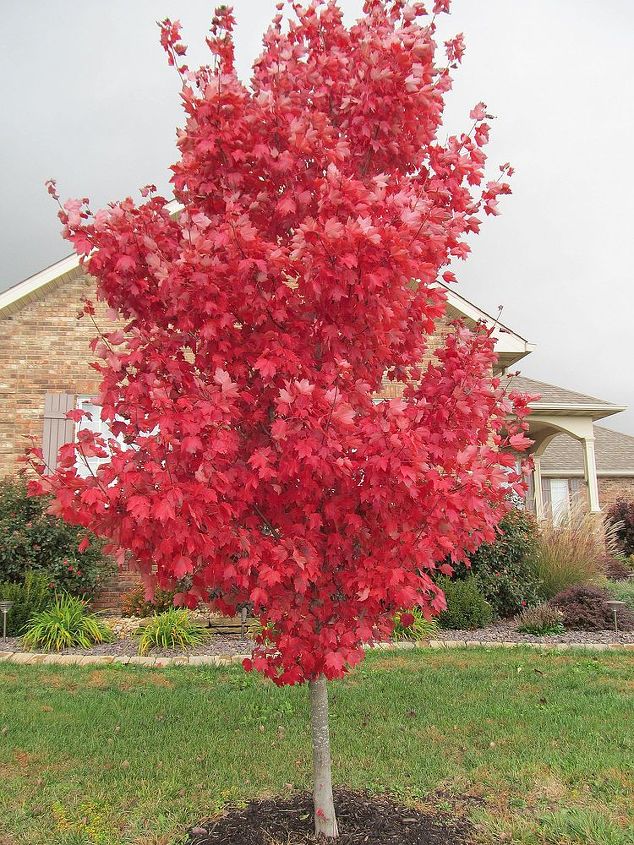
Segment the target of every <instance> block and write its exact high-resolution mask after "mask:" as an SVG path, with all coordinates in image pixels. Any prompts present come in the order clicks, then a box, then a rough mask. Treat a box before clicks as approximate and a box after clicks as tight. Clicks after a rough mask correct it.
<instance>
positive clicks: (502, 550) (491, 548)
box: [456, 508, 539, 619]
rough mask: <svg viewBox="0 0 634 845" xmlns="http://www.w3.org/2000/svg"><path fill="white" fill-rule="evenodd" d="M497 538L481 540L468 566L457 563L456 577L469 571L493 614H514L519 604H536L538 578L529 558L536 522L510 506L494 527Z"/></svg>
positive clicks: (535, 540) (532, 550) (535, 545)
mask: <svg viewBox="0 0 634 845" xmlns="http://www.w3.org/2000/svg"><path fill="white" fill-rule="evenodd" d="M498 534H499V536H498V539H497V540H496V541H495V542H494V543H484V544H483V545H481V546H480V548H479V549H478V550H477V551H476V552H474V553H473V554H472V555H471V567H470V569H467V568H466V567H464V566H460V567H458V569H457V571H456V574H457V576H458V577H461V578H466V577H468V575H469V572H471V573H472V574H473V575H474V576H475V578H476V581H477V583H478V587H479V588H480V591H481V593H482V595H483V596H484V597H485V599H486V600H487V601H488V602H489V604H490V605H491V607H492V608H493V612H494V613H495V615H496V616H500V617H502V618H503V619H505V618H506V617H508V616H514V615H515V614H516V613H517V612H518V611H519V610H521V608H522V607H526V606H527V605H533V604H537V602H538V600H539V599H538V595H539V593H538V579H537V576H536V574H535V567H534V564H533V558H534V557H535V551H536V548H537V526H536V524H535V520H534V519H533V517H532V516H531V515H530V514H529V513H527V512H526V511H522V510H519V509H518V508H514V509H513V510H512V511H510V512H509V513H508V514H507V516H505V517H504V519H503V520H502V522H501V523H500V525H499V528H498Z"/></svg>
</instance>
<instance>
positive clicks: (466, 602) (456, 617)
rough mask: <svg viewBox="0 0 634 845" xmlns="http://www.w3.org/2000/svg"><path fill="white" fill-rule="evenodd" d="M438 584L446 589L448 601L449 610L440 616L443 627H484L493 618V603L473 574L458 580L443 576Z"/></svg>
mask: <svg viewBox="0 0 634 845" xmlns="http://www.w3.org/2000/svg"><path fill="white" fill-rule="evenodd" d="M438 586H439V587H440V588H441V589H442V590H443V591H444V593H445V599H446V601H447V610H444V611H443V612H442V613H441V614H440V616H439V617H438V622H439V623H440V626H441V627H442V628H453V629H457V630H467V629H469V628H484V626H485V625H488V624H489V623H490V622H491V620H492V619H493V610H492V608H491V605H490V604H489V602H488V601H487V600H486V599H485V598H484V596H483V595H482V593H481V592H480V590H479V588H478V583H477V581H476V579H475V578H474V577H473V576H471V577H470V578H465V579H464V580H458V581H450V580H449V579H448V578H441V579H439V581H438Z"/></svg>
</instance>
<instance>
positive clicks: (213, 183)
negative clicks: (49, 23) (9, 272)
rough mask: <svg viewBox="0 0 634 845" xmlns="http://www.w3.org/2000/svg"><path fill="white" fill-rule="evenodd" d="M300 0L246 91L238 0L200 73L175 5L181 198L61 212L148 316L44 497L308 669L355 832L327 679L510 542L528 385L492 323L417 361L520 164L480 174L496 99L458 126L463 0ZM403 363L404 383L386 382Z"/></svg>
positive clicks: (88, 264) (104, 358)
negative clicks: (498, 364) (249, 617)
mask: <svg viewBox="0 0 634 845" xmlns="http://www.w3.org/2000/svg"><path fill="white" fill-rule="evenodd" d="M290 5H292V7H293V10H294V12H295V15H294V17H293V18H292V20H291V21H290V22H289V23H288V24H285V23H284V21H283V16H282V8H283V4H281V3H280V4H279V5H278V7H277V8H278V10H279V14H277V15H276V17H275V18H274V20H273V23H272V25H271V27H270V29H269V30H268V32H267V33H266V35H265V38H264V49H263V53H262V55H261V56H260V58H259V59H257V61H256V62H255V65H254V70H253V78H252V80H251V83H250V86H246V85H244V84H243V83H242V82H240V81H239V79H238V78H237V76H236V72H235V68H234V48H233V41H232V29H233V26H234V19H233V16H232V13H231V10H230V9H229V8H227V7H221V8H219V9H217V10H216V13H215V16H214V18H213V22H212V27H211V32H210V36H209V37H208V38H207V43H208V45H209V49H210V50H211V53H212V55H213V65H212V66H211V67H208V66H206V67H202V68H200V69H199V70H196V71H191V70H190V69H189V68H188V67H187V65H186V64H185V59H184V56H185V52H186V50H185V47H184V45H183V44H182V43H181V41H180V26H179V24H178V23H177V22H174V23H172V22H171V21H169V20H166V21H164V22H163V23H162V25H161V42H162V44H163V46H164V48H165V50H166V51H167V54H168V57H169V62H170V64H172V65H174V66H176V68H177V70H178V72H179V74H180V76H181V79H182V102H183V106H184V109H185V112H186V115H187V119H186V124H185V127H184V129H183V130H181V131H180V132H179V135H178V147H179V150H180V159H179V161H178V162H177V163H176V164H175V165H174V166H173V177H172V182H173V185H174V194H175V196H176V198H177V200H178V201H179V203H180V204H181V206H182V210H181V211H180V213H179V214H178V215H177V216H173V215H171V214H170V213H169V209H168V208H166V200H165V199H164V198H163V197H161V196H156V195H154V194H155V189H153V187H152V186H149V187H148V188H147V189H144V191H143V192H142V193H143V194H144V196H145V197H146V200H145V201H144V202H142V203H141V204H139V205H137V204H135V203H134V202H133V201H132V200H131V199H129V198H128V199H125V200H123V201H121V202H118V203H115V204H112V205H110V206H109V207H108V208H107V209H105V210H103V211H99V212H97V213H96V214H93V213H92V212H91V211H90V210H89V207H88V204H87V201H86V200H82V201H79V200H72V201H69V202H66V203H65V204H64V206H63V207H62V210H61V212H60V217H61V219H62V222H63V224H64V227H65V228H64V234H65V236H66V237H67V238H68V239H69V240H70V241H71V242H72V243H73V245H74V247H75V249H76V251H77V252H78V253H79V254H80V255H81V256H84V259H83V260H84V266H85V268H86V270H87V272H89V273H90V274H91V276H93V277H94V278H95V279H96V281H97V290H98V296H99V297H100V298H101V299H103V300H105V301H106V302H107V303H108V305H109V306H110V307H111V309H113V311H114V312H116V314H117V315H119V317H120V318H123V319H124V320H125V321H126V325H125V329H124V330H119V329H117V330H116V331H102V332H100V334H99V336H98V337H97V338H96V339H95V341H94V342H93V349H94V352H95V353H96V356H97V357H98V358H99V363H98V364H96V365H95V366H96V368H97V370H98V371H99V373H100V375H101V378H102V383H101V390H100V396H99V399H98V400H96V401H98V402H99V404H100V405H101V406H102V418H103V420H104V421H106V422H107V423H108V424H109V427H110V429H111V431H112V433H113V437H112V438H107V439H104V438H103V437H99V436H95V435H94V434H92V433H91V432H90V431H88V430H82V431H80V433H79V437H78V441H77V442H76V443H71V444H68V445H66V446H63V447H62V449H61V450H60V456H59V461H58V464H57V468H56V470H55V472H54V473H53V474H51V475H47V474H46V467H45V466H44V465H43V464H42V463H41V454H40V456H39V457H38V456H37V455H36V457H35V459H34V461H35V463H36V464H37V465H38V469H39V471H40V474H41V479H40V480H39V481H38V482H35V483H34V485H33V490H34V492H43V491H45V492H53V493H54V495H55V499H54V505H53V508H54V511H55V513H57V514H59V515H61V516H63V517H64V518H65V519H67V520H70V521H71V522H75V523H79V524H81V525H84V526H86V527H87V528H90V529H91V530H92V531H94V532H95V533H97V534H99V535H101V536H104V537H107V538H109V539H110V541H111V548H112V549H115V548H116V549H119V550H121V549H126V550H129V551H131V552H132V554H133V556H134V559H135V561H136V562H137V565H138V567H139V569H140V571H141V573H142V574H143V576H144V578H145V580H146V584H147V588H148V591H149V593H151V591H152V589H153V584H154V583H158V584H159V585H160V586H161V587H162V588H172V587H174V585H176V584H177V585H179V589H180V592H179V593H178V594H177V597H176V601H177V603H179V604H182V605H187V606H190V607H194V606H196V605H197V604H199V603H201V602H203V603H209V604H211V605H213V606H215V607H216V608H218V609H220V610H221V611H223V612H225V613H234V612H235V610H236V608H237V607H239V606H241V605H245V604H248V605H250V606H252V608H253V613H254V615H255V616H257V617H258V619H259V620H260V622H261V625H262V628H261V633H260V634H259V636H258V637H257V639H256V645H255V648H254V652H253V657H252V659H251V660H249V661H246V668H247V669H250V668H255V669H256V670H258V671H260V672H263V673H264V674H265V675H267V676H268V677H270V678H271V679H273V681H275V683H277V684H296V683H303V682H306V681H307V682H308V683H309V686H310V698H311V714H312V726H313V746H314V762H315V810H316V830H317V831H318V832H322V833H325V834H326V835H328V836H335V835H336V834H337V823H336V818H335V812H334V807H333V801H332V788H331V775H330V750H329V739H328V723H327V693H326V683H325V681H326V679H330V678H337V677H341V676H342V675H343V674H344V673H345V672H346V671H348V669H349V668H350V667H352V666H354V665H355V664H356V663H358V662H359V661H360V660H361V659H362V657H363V654H364V652H363V646H364V644H367V643H371V642H373V641H376V640H383V639H385V638H386V637H388V636H389V635H390V633H391V630H392V626H393V617H394V614H395V612H396V611H398V610H399V609H402V608H411V607H414V606H417V607H420V608H422V610H423V612H424V613H425V614H426V615H427V616H430V615H433V614H435V613H437V612H439V611H441V610H442V609H443V608H444V606H445V602H444V596H443V593H442V591H441V590H440V589H439V588H438V587H437V586H436V584H435V583H434V580H433V576H434V574H435V573H436V572H437V571H438V570H439V571H440V572H443V573H449V572H450V571H451V567H450V562H451V561H459V560H464V558H465V555H466V554H467V553H468V552H471V551H473V550H474V549H475V548H476V547H477V546H478V545H479V544H480V543H482V542H483V541H491V540H493V538H494V535H495V526H496V525H497V524H498V522H499V521H500V519H501V517H502V516H503V515H504V513H505V512H506V510H507V509H508V507H509V495H508V494H509V490H512V489H516V490H521V485H522V481H521V476H520V475H519V474H518V473H517V472H516V471H515V458H514V457H513V455H512V454H511V452H510V451H508V450H506V447H508V446H512V447H514V448H515V449H522V448H524V447H525V446H526V445H527V443H528V441H527V440H526V437H525V436H524V434H523V431H524V429H525V427H526V426H525V423H524V422H523V418H524V416H525V414H526V401H527V400H526V397H517V396H506V395H505V394H504V392H503V389H502V387H501V386H500V383H499V380H498V379H497V378H494V377H493V375H492V367H493V364H494V362H495V352H494V340H493V338H492V336H491V331H490V330H487V329H485V328H484V327H479V328H477V329H476V330H474V331H473V330H468V329H467V328H466V327H465V326H463V325H460V324H456V325H455V326H454V330H453V331H451V332H450V333H449V334H448V335H447V337H446V340H445V342H444V345H443V346H442V347H441V348H439V349H437V350H436V351H435V356H436V357H435V361H434V363H433V364H432V365H430V366H428V367H426V368H425V367H422V366H421V361H423V360H425V358H426V353H427V352H428V347H429V342H430V338H431V337H432V336H433V335H434V331H435V326H436V323H437V321H438V320H439V319H440V318H441V317H443V315H444V313H445V307H446V292H445V287H444V286H442V285H439V284H438V279H439V274H440V273H441V272H442V269H443V268H445V267H446V266H447V265H448V264H449V263H450V262H451V261H452V260H453V259H454V258H465V257H466V255H467V253H468V252H469V247H468V245H467V243H466V238H467V236H468V235H469V233H475V232H477V231H478V229H479V227H480V222H481V215H482V213H483V212H484V213H487V214H495V213H497V211H496V202H497V199H496V198H497V197H498V195H500V194H506V193H508V192H509V190H510V189H509V186H508V184H507V183H506V181H505V176H506V175H507V173H508V172H510V169H509V168H508V166H506V165H505V166H503V167H502V168H501V176H500V178H499V179H497V180H495V181H489V182H486V181H485V176H484V164H485V155H484V152H483V145H484V144H485V143H486V141H487V137H488V132H489V126H488V124H487V114H486V109H485V106H484V104H482V103H480V104H478V105H477V106H476V107H475V108H474V109H473V111H472V112H471V120H472V123H473V125H472V127H471V131H470V132H468V133H465V134H459V135H456V136H452V137H450V138H449V139H448V140H447V141H446V143H444V144H443V143H441V142H440V141H439V140H438V130H439V127H440V125H441V120H442V116H443V108H444V96H445V93H446V92H447V91H448V90H449V89H450V87H451V72H452V71H453V70H454V69H455V68H456V67H457V65H458V64H459V62H460V60H461V57H462V54H463V52H464V46H463V41H462V36H457V37H456V38H454V39H452V40H450V41H447V42H446V44H445V51H444V55H445V58H444V60H443V58H442V53H439V51H438V50H437V46H436V43H435V32H436V19H435V16H436V15H437V14H438V13H440V12H446V11H448V6H449V0H436V2H435V3H434V4H433V9H431V10H430V13H431V14H428V13H427V10H426V9H425V7H424V5H423V3H416V2H414V3H409V4H406V3H405V2H404V0H366V2H365V5H364V13H363V16H362V18H361V19H360V20H359V21H358V22H357V23H356V24H355V25H354V26H352V27H350V28H348V27H346V26H345V25H344V23H343V20H342V14H341V11H340V9H339V8H338V6H337V3H336V2H323V1H322V0H312V2H310V4H309V5H308V7H307V8H303V7H302V6H300V4H298V3H291V4H290ZM50 190H51V192H52V193H53V194H54V195H56V192H55V188H54V185H51V187H50ZM443 278H444V280H445V282H452V281H453V274H452V273H450V272H445V273H444V276H443ZM86 309H87V310H88V312H91V311H92V306H91V304H90V303H88V304H87V306H86ZM427 357H428V356H427ZM384 378H387V379H389V380H391V381H394V382H395V383H397V384H400V385H402V386H403V391H402V398H397V399H391V400H386V401H377V396H378V394H380V392H381V389H382V381H383V379H384ZM81 415H82V412H79V411H77V412H71V415H70V416H71V417H72V418H74V419H79V418H80V417H81ZM93 456H97V457H101V458H102V459H103V461H102V462H101V464H100V466H99V468H98V469H97V470H96V471H95V472H88V473H86V472H81V471H80V469H79V467H81V465H82V464H85V465H86V466H88V465H89V463H88V459H89V458H90V457H93ZM90 466H92V464H91V465H90ZM153 567H154V568H155V570H156V574H155V575H153V574H152V571H153Z"/></svg>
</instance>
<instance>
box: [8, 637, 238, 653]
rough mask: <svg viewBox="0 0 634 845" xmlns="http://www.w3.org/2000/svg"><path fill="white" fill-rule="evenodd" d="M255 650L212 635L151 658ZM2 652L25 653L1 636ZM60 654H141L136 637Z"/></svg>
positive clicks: (163, 650)
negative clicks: (182, 647) (196, 643)
mask: <svg viewBox="0 0 634 845" xmlns="http://www.w3.org/2000/svg"><path fill="white" fill-rule="evenodd" d="M252 650H253V641H252V640H243V639H241V638H240V637H237V636H236V637H233V636H231V635H226V636H220V635H214V634H212V635H211V636H209V637H208V638H207V639H206V640H205V641H204V642H203V643H201V644H200V645H199V646H195V647H194V648H188V649H181V648H160V649H158V648H157V649H152V651H150V652H149V656H150V657H179V656H180V655H182V654H188V655H191V656H192V657H193V656H197V655H217V656H219V657H225V656H227V655H232V654H251V651H252ZM0 651H25V649H24V647H23V646H22V645H21V644H20V641H19V639H18V638H17V637H8V638H7V642H6V643H5V642H3V640H2V637H1V636H0ZM59 653H60V654H83V655H100V654H101V655H110V656H112V657H125V656H128V657H132V656H133V655H135V654H138V653H139V640H138V638H136V637H126V638H125V639H123V640H115V641H114V642H113V643H101V644H100V645H94V646H93V647H92V648H65V649H62V651H60V652H59Z"/></svg>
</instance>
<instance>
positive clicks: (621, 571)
mask: <svg viewBox="0 0 634 845" xmlns="http://www.w3.org/2000/svg"><path fill="white" fill-rule="evenodd" d="M603 571H604V572H605V575H606V577H607V578H609V579H610V580H611V581H625V580H626V579H627V578H629V577H630V575H631V573H632V567H631V564H630V560H629V558H625V557H614V556H613V555H606V557H605V559H604V561H603Z"/></svg>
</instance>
